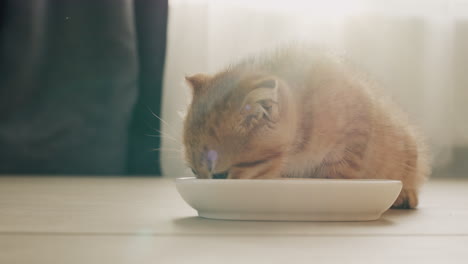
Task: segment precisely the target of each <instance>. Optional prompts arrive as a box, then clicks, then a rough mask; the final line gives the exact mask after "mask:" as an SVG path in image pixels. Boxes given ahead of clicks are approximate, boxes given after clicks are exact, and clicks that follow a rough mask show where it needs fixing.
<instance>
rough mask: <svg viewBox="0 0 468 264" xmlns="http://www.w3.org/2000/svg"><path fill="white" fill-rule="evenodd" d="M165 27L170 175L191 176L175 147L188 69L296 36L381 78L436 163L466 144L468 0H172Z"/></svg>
mask: <svg viewBox="0 0 468 264" xmlns="http://www.w3.org/2000/svg"><path fill="white" fill-rule="evenodd" d="M168 32H169V33H168V34H169V36H168V54H167V64H166V72H165V81H164V97H163V102H164V104H163V114H162V118H163V119H164V120H165V121H166V122H167V123H165V124H163V128H162V133H163V147H162V164H163V169H164V171H165V174H166V175H170V176H183V175H188V172H187V169H186V167H185V165H184V163H183V161H182V159H181V157H182V156H181V153H180V152H178V151H177V150H180V148H181V130H182V119H181V117H180V115H181V112H183V111H184V110H185V108H186V105H187V103H188V101H189V97H190V93H189V90H188V88H187V87H186V85H185V84H184V76H185V75H190V74H194V73H198V72H208V73H214V72H217V71H219V70H221V69H222V68H223V67H225V66H226V65H228V64H229V63H233V62H236V60H238V59H239V58H241V57H243V56H245V55H249V54H254V53H256V52H258V51H262V50H265V49H269V48H273V47H276V46H278V45H280V44H281V43H284V42H294V41H312V42H315V43H319V44H323V45H326V46H328V47H330V49H333V50H335V51H336V52H338V53H340V54H343V55H345V56H347V57H348V58H349V59H350V60H352V61H353V62H354V63H355V64H357V65H359V67H360V68H361V69H363V70H364V71H366V72H368V73H369V74H370V76H372V78H373V79H374V80H376V81H377V82H380V83H381V84H382V85H383V87H384V88H385V89H386V91H387V93H388V94H389V95H390V96H392V97H393V98H394V99H395V101H396V102H398V103H399V104H400V105H401V106H402V107H403V108H404V109H405V110H406V112H408V113H409V115H410V117H411V119H412V120H413V122H414V123H415V124H416V125H417V126H419V127H420V128H421V130H422V131H423V132H424V134H425V135H426V137H427V139H428V141H429V143H430V146H431V149H432V154H433V159H434V166H435V167H443V166H447V165H448V164H450V161H451V158H452V152H453V150H454V148H456V147H466V146H468V133H467V132H468V122H467V120H468V106H467V105H466V102H467V99H468V87H467V86H468V1H465V0H463V1H460V0H458V1H457V0H452V1H449V0H426V1H421V0H418V1H412V0H406V1H379V0H373V1H370V0H367V1H359V0H346V1H345V0H327V1H323V0H310V1H300V0H287V1H286V0H281V1H280V0H258V1H254V0H250V1H249V0H237V1H236V0H224V1H222V0H216V1H214V0H211V1H210V0H172V1H170V11H169V31H168Z"/></svg>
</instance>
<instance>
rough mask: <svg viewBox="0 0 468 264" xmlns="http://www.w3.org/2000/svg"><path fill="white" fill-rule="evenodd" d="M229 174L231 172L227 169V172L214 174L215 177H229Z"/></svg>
mask: <svg viewBox="0 0 468 264" xmlns="http://www.w3.org/2000/svg"><path fill="white" fill-rule="evenodd" d="M228 175H229V172H227V171H225V172H221V173H215V174H213V177H212V178H213V179H227V177H228Z"/></svg>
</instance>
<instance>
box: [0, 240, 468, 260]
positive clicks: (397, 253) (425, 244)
mask: <svg viewBox="0 0 468 264" xmlns="http://www.w3.org/2000/svg"><path fill="white" fill-rule="evenodd" d="M466 245H468V237H466V236H423V237H408V236H391V237H379V236H370V237H368V236H358V237H346V236H345V237H341V236H328V237H320V236H319V237H307V236H295V237H288V236H286V237H282V236H279V237H278V236H227V237H223V238H222V239H221V238H220V237H219V236H215V235H213V236H204V237H196V236H188V237H178V236H166V237H164V236H163V237H158V236H125V235H116V236H99V235H95V236H80V235H75V236H68V235H56V236H43V235H0V263H9V264H27V263H35V264H63V263H67V264H75V263H76V264H82V263H87V264H94V263H99V264H101V263H113V264H120V263H139V264H145V263H148V264H149V263H158V264H165V263H168V264H169V263H170V264H172V263H204V264H210V263H256V264H261V263H340V264H341V263H397V262H398V263H399V264H401V263H425V264H430V263H455V264H456V263H466V259H467V252H466Z"/></svg>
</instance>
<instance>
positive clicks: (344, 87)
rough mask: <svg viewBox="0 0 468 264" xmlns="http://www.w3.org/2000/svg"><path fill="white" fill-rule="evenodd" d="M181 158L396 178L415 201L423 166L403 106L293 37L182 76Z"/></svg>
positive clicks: (264, 170)
mask: <svg viewBox="0 0 468 264" xmlns="http://www.w3.org/2000/svg"><path fill="white" fill-rule="evenodd" d="M186 79H187V82H188V83H189V85H190V86H191V87H192V91H193V99H192V102H191V104H190V106H189V110H188V113H187V116H186V118H185V121H184V136H183V143H184V147H185V159H186V161H187V163H188V165H189V166H190V167H191V168H192V171H193V172H194V173H195V174H196V176H197V177H198V178H229V179H241V178H242V179H265V178H331V179H376V178H379V179H396V180H401V181H402V182H403V189H402V191H401V193H400V195H399V197H398V199H397V200H396V201H395V203H394V204H393V207H394V208H415V207H416V206H417V204H418V189H419V187H420V186H421V184H422V183H423V181H424V179H425V178H426V177H427V176H428V174H429V171H430V169H429V165H428V160H427V156H426V152H425V151H424V149H425V147H424V145H423V144H422V143H421V142H420V140H419V139H418V137H417V136H416V134H415V132H414V131H413V129H412V128H411V127H410V126H409V124H408V121H407V120H406V118H405V116H404V115H403V114H402V113H401V112H400V110H399V109H397V108H396V107H395V106H394V105H392V104H391V103H390V102H388V101H386V100H385V99H384V98H383V97H382V96H380V95H379V94H378V93H377V90H376V89H375V87H373V85H372V84H371V83H370V82H368V81H367V80H365V79H364V78H362V77H360V76H358V74H356V73H355V72H353V71H352V69H351V67H349V66H348V65H347V64H346V63H344V62H343V61H341V60H339V59H338V58H337V57H334V56H332V55H329V54H327V53H326V52H324V51H322V50H321V49H318V48H314V47H308V46H307V47H306V46H289V47H285V48H282V49H279V50H277V51H275V52H272V53H269V54H266V55H262V56H258V57H252V58H248V59H246V60H244V61H242V62H241V63H239V64H237V65H234V66H231V67H229V68H228V69H226V70H224V71H222V72H219V73H217V74H215V75H205V74H197V75H194V76H191V77H187V78H186Z"/></svg>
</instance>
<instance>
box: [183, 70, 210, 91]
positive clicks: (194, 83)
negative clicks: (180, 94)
mask: <svg viewBox="0 0 468 264" xmlns="http://www.w3.org/2000/svg"><path fill="white" fill-rule="evenodd" d="M210 79H211V76H208V75H206V74H203V73H199V74H195V75H192V76H185V80H186V81H187V83H188V84H189V85H190V87H191V88H192V94H193V95H196V94H198V93H200V92H201V91H202V90H203V89H204V87H205V85H206V83H207V82H208V81H210Z"/></svg>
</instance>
